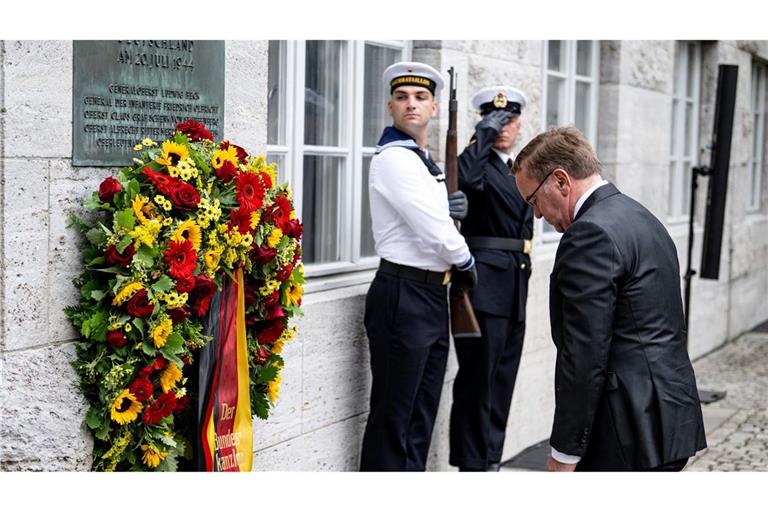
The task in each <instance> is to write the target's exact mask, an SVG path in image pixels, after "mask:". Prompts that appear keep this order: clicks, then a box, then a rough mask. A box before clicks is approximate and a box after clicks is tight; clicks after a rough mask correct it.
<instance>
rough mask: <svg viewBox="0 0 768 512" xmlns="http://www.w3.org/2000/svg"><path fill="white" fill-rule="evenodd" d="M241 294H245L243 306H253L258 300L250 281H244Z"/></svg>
mask: <svg viewBox="0 0 768 512" xmlns="http://www.w3.org/2000/svg"><path fill="white" fill-rule="evenodd" d="M243 295H245V307H246V308H247V307H248V306H253V305H254V304H256V301H258V300H259V299H258V297H256V289H255V287H254V286H253V285H252V284H251V283H245V286H244V287H243Z"/></svg>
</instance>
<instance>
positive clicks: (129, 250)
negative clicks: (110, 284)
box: [104, 244, 136, 267]
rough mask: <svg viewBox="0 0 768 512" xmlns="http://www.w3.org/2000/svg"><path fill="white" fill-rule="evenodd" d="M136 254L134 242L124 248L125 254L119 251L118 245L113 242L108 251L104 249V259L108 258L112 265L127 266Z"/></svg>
mask: <svg viewBox="0 0 768 512" xmlns="http://www.w3.org/2000/svg"><path fill="white" fill-rule="evenodd" d="M134 254H136V249H135V248H134V247H133V244H131V245H129V246H128V247H126V248H125V249H124V250H123V254H120V253H119V252H117V247H115V245H114V244H112V245H110V246H109V247H107V250H106V251H104V259H106V260H107V263H109V264H110V265H120V266H121V267H127V266H128V265H130V264H131V260H132V259H133V255H134Z"/></svg>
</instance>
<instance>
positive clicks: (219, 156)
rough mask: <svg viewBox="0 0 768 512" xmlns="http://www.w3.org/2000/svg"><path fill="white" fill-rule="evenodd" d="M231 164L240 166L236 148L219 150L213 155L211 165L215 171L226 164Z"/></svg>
mask: <svg viewBox="0 0 768 512" xmlns="http://www.w3.org/2000/svg"><path fill="white" fill-rule="evenodd" d="M227 161H229V162H231V163H232V165H234V166H235V167H237V166H238V164H239V162H238V160H237V149H236V148H235V147H234V146H229V147H228V148H227V149H219V150H218V151H216V152H214V153H213V155H211V165H213V167H214V169H218V168H219V167H221V166H222V165H224V162H227Z"/></svg>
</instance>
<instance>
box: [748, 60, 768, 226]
mask: <svg viewBox="0 0 768 512" xmlns="http://www.w3.org/2000/svg"><path fill="white" fill-rule="evenodd" d="M766 96H768V64H766V63H765V62H764V61H761V60H757V59H753V60H752V89H751V91H750V114H751V117H752V130H753V133H752V150H751V152H750V155H749V186H748V189H747V194H748V196H747V208H746V211H747V213H756V212H760V211H761V210H762V206H763V204H762V203H763V174H764V173H765V141H766V138H765V135H766V134H765V122H766Z"/></svg>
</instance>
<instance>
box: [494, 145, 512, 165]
mask: <svg viewBox="0 0 768 512" xmlns="http://www.w3.org/2000/svg"><path fill="white" fill-rule="evenodd" d="M493 151H494V152H495V153H496V154H497V155H499V158H501V161H502V162H504V163H505V164H506V163H507V161H508V160H512V161H513V162H514V161H515V157H514V156H513V155H514V153H509V154H507V153H505V152H503V151H501V150H500V149H496V148H493ZM507 165H509V164H507Z"/></svg>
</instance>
